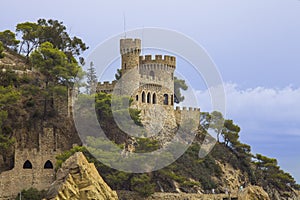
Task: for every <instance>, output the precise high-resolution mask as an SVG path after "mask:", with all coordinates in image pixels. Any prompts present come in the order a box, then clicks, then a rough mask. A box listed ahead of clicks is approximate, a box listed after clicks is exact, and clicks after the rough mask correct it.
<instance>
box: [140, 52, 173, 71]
mask: <svg viewBox="0 0 300 200" xmlns="http://www.w3.org/2000/svg"><path fill="white" fill-rule="evenodd" d="M139 61H140V65H144V64H162V65H167V66H170V67H172V68H176V57H174V56H168V55H164V56H162V55H155V58H152V55H145V56H140V57H139Z"/></svg>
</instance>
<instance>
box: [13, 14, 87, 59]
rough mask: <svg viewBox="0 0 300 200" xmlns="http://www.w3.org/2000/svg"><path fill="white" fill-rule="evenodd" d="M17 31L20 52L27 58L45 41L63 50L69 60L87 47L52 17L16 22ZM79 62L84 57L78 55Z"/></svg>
mask: <svg viewBox="0 0 300 200" xmlns="http://www.w3.org/2000/svg"><path fill="white" fill-rule="evenodd" d="M16 31H17V33H19V34H21V35H22V41H21V45H20V52H22V53H24V54H25V55H26V57H27V58H28V57H29V55H30V53H31V52H32V51H34V50H35V49H36V48H37V47H39V46H40V45H41V44H43V43H45V42H50V43H52V44H53V47H54V48H57V49H59V50H61V51H63V52H64V53H65V54H66V55H67V58H68V59H69V61H71V60H73V59H74V57H76V56H79V55H80V54H81V53H82V52H84V51H85V50H86V49H88V47H87V46H86V44H85V43H84V42H83V41H82V40H81V39H80V38H78V37H76V36H75V37H71V36H70V35H69V34H68V33H67V32H66V27H65V26H64V25H63V22H59V21H57V20H53V19H49V20H46V19H39V20H38V21H37V23H35V22H24V23H19V24H17V28H16ZM79 61H80V62H81V64H83V63H84V59H83V58H81V57H79Z"/></svg>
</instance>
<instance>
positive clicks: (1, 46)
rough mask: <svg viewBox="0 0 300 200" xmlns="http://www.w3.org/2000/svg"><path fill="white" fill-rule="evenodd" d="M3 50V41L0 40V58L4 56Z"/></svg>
mask: <svg viewBox="0 0 300 200" xmlns="http://www.w3.org/2000/svg"><path fill="white" fill-rule="evenodd" d="M3 51H4V47H3V43H2V42H0V58H3V57H4V54H3Z"/></svg>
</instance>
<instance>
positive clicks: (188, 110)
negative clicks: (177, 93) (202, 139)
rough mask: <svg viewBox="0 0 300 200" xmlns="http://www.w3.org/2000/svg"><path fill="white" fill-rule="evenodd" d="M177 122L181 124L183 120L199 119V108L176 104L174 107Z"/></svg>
mask: <svg viewBox="0 0 300 200" xmlns="http://www.w3.org/2000/svg"><path fill="white" fill-rule="evenodd" d="M174 113H175V118H176V122H177V124H182V122H184V121H183V120H187V119H192V120H194V121H195V122H198V121H199V120H200V108H192V107H185V106H183V107H182V108H181V107H179V106H176V108H175V109H174Z"/></svg>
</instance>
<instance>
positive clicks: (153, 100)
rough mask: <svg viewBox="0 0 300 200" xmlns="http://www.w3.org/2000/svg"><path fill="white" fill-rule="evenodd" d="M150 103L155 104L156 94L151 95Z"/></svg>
mask: <svg viewBox="0 0 300 200" xmlns="http://www.w3.org/2000/svg"><path fill="white" fill-rule="evenodd" d="M152 103H153V104H156V94H155V93H153V95H152Z"/></svg>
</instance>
